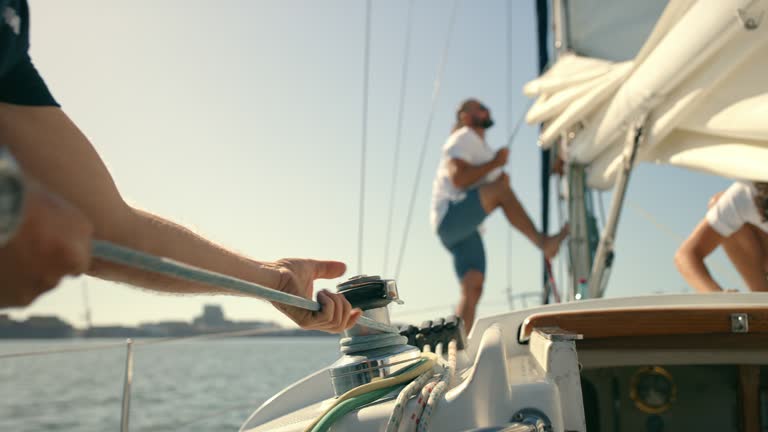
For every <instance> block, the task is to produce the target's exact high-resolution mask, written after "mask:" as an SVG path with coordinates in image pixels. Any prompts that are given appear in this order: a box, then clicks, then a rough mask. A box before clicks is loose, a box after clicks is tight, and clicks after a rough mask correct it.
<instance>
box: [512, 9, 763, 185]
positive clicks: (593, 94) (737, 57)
mask: <svg viewBox="0 0 768 432" xmlns="http://www.w3.org/2000/svg"><path fill="white" fill-rule="evenodd" d="M564 4H565V13H564V14H563V15H564V19H565V34H566V37H567V40H568V50H567V52H566V53H564V54H563V55H561V56H559V58H558V60H557V62H556V63H555V64H554V65H552V67H551V68H550V69H549V70H548V71H547V72H546V73H545V74H544V75H542V76H541V77H539V78H538V79H536V80H534V81H531V82H530V83H528V84H527V85H526V86H525V89H524V92H525V94H526V95H528V96H530V97H536V98H537V100H536V103H535V104H534V105H533V106H532V107H531V109H530V110H529V112H528V114H527V118H526V120H527V121H528V122H529V123H543V124H544V128H543V130H542V133H541V136H540V145H541V146H542V147H543V148H549V147H551V146H553V145H554V144H556V143H559V144H560V146H561V147H560V149H559V150H560V154H561V157H563V158H564V159H566V160H567V161H569V162H573V163H578V164H583V165H586V166H587V184H588V185H589V186H590V187H593V188H599V189H606V188H609V187H611V186H612V185H613V184H614V182H615V180H616V177H617V174H618V172H619V171H620V170H621V167H622V162H623V160H624V157H623V154H624V152H625V150H626V147H627V145H626V136H627V130H628V129H629V128H630V127H631V126H632V125H633V124H634V123H635V122H636V121H638V119H640V118H643V117H646V116H647V123H646V137H645V139H644V140H643V142H642V143H641V144H640V147H639V148H638V150H637V158H636V161H648V162H656V163H664V164H671V165H676V166H681V167H686V168H691V169H695V170H699V171H705V172H709V173H713V174H717V175H721V176H724V177H729V178H734V179H742V180H756V181H768V169H766V167H768V79H766V75H767V74H768V18H766V17H765V15H766V13H767V12H768V0H672V1H669V2H665V1H659V0H653V1H651V0H645V1H642V2H637V1H634V0H621V1H618V0H612V1H599V0H579V1H568V2H564ZM563 137H565V138H566V139H563Z"/></svg>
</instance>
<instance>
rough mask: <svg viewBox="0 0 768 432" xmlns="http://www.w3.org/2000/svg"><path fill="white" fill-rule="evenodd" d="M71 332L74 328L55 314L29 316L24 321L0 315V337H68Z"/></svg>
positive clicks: (70, 335) (72, 332)
mask: <svg viewBox="0 0 768 432" xmlns="http://www.w3.org/2000/svg"><path fill="white" fill-rule="evenodd" d="M73 334H74V328H72V326H71V325H70V324H69V323H68V322H66V321H63V320H62V319H60V318H59V317H56V316H31V317H29V318H28V319H26V320H24V321H15V320H12V319H11V318H10V317H9V316H8V315H0V338H13V339H40V338H68V337H72V335H73Z"/></svg>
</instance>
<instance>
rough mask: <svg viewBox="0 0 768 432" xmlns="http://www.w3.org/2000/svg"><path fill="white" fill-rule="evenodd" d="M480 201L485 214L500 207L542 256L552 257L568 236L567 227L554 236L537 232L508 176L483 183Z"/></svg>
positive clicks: (510, 221) (480, 190)
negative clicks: (542, 253)
mask: <svg viewBox="0 0 768 432" xmlns="http://www.w3.org/2000/svg"><path fill="white" fill-rule="evenodd" d="M479 192H480V203H481V205H482V206H483V209H484V210H485V212H486V213H487V214H490V213H491V212H492V211H493V210H495V209H496V208H498V207H501V208H502V210H503V211H504V215H505V216H506V217H507V220H508V221H509V223H510V224H511V225H512V226H514V227H515V228H517V229H518V230H519V231H520V232H521V233H523V235H525V236H526V237H528V239H529V240H531V242H532V243H533V244H534V245H536V246H537V247H538V248H539V249H541V250H542V252H544V256H546V257H547V258H552V257H554V256H555V255H557V251H558V250H559V249H560V243H561V242H562V241H563V240H564V239H565V237H566V236H568V228H567V226H566V227H563V229H562V230H561V231H560V233H558V234H557V235H554V236H545V235H542V234H541V233H539V231H538V230H537V229H536V227H535V226H534V225H533V222H532V221H531V218H530V217H529V216H528V214H527V213H526V212H525V209H524V208H523V205H522V204H520V201H519V200H518V199H517V196H516V195H515V193H514V192H513V191H512V188H511V187H510V185H509V177H507V176H506V175H502V176H501V177H499V178H498V179H497V180H496V181H494V182H492V183H489V184H486V185H483V186H481V187H480V189H479Z"/></svg>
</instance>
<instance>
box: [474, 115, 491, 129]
mask: <svg viewBox="0 0 768 432" xmlns="http://www.w3.org/2000/svg"><path fill="white" fill-rule="evenodd" d="M472 124H473V125H474V126H475V127H480V128H483V129H489V128H490V127H491V126H493V124H494V123H493V119H492V118H491V117H490V116H488V117H487V118H484V119H480V118H477V117H475V118H474V119H472Z"/></svg>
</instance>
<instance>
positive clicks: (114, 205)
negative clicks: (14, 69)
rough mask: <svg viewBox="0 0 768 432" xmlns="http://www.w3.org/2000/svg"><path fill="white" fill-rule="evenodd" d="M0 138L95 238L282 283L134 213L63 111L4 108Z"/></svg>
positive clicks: (146, 276) (174, 283) (151, 278)
mask: <svg viewBox="0 0 768 432" xmlns="http://www.w3.org/2000/svg"><path fill="white" fill-rule="evenodd" d="M0 141H2V142H7V143H8V145H9V147H10V148H11V150H12V151H13V153H14V155H15V156H16V157H17V159H18V161H19V163H20V164H21V165H22V167H23V168H24V170H25V171H26V172H28V173H29V174H31V175H34V176H36V177H37V178H38V180H39V181H40V182H41V183H42V184H43V185H44V186H46V187H47V188H49V189H50V190H51V191H53V192H55V193H57V194H59V195H60V196H62V197H63V198H65V199H66V200H68V201H69V202H70V203H72V204H73V205H74V206H76V207H77V208H78V209H80V210H81V211H82V212H83V213H84V214H85V215H86V216H87V217H88V219H89V220H90V221H91V223H92V224H93V226H94V228H95V232H94V237H96V238H98V239H101V240H109V241H113V242H115V243H118V244H121V245H125V246H128V247H132V248H135V249H139V250H141V251H144V252H148V253H152V254H156V255H161V256H164V257H167V258H172V259H175V260H177V261H181V262H184V263H187V264H190V265H194V266H198V267H201V268H204V269H208V270H213V271H217V272H221V273H225V274H228V275H231V276H234V277H239V278H243V279H247V280H250V281H253V282H256V283H260V284H263V285H266V286H276V285H277V283H278V279H279V277H280V276H279V274H278V272H276V271H274V269H273V268H272V267H270V266H269V265H267V264H262V263H257V262H255V261H252V260H249V259H247V258H245V257H242V256H239V255H237V254H235V253H232V252H229V251H227V250H225V249H223V248H221V247H220V246H217V245H215V244H213V243H211V242H208V241H206V240H204V239H203V238H202V237H200V236H198V235H196V234H194V233H193V232H192V231H190V230H188V229H186V228H183V227H181V226H179V225H176V224H173V223H171V222H168V221H165V220H163V219H161V218H159V217H156V216H153V215H151V214H149V213H146V212H143V211H140V210H135V209H132V208H130V207H129V206H128V205H127V204H126V203H125V202H124V201H123V199H122V198H121V196H120V194H119V192H118V190H117V188H116V187H115V184H114V182H113V181H112V178H111V176H110V174H109V172H108V171H107V169H106V167H105V166H104V164H103V163H102V161H101V159H100V158H99V156H98V155H97V154H96V152H95V151H94V149H93V147H92V146H91V144H90V142H89V141H88V139H87V138H86V137H85V136H84V135H83V134H82V133H81V132H80V131H79V130H78V129H77V127H76V126H75V125H74V124H73V123H72V122H71V121H70V119H69V118H68V117H67V116H66V115H65V114H64V113H63V112H62V111H61V110H60V109H58V108H53V107H20V106H15V105H8V104H0ZM90 273H91V274H94V275H97V276H99V277H104V278H107V279H110V280H116V281H121V282H125V283H129V284H132V285H137V286H140V287H145V288H150V289H154V290H160V291H167V292H183V293H190V292H199V293H202V292H208V293H210V292H220V293H229V292H227V291H223V290H221V289H215V288H212V287H209V286H203V285H191V284H188V283H186V282H180V281H178V280H175V279H171V278H168V277H161V276H158V275H156V274H152V273H147V272H143V271H136V270H130V269H127V268H124V267H122V266H117V265H112V264H108V263H104V262H100V261H98V260H95V261H93V265H92V268H91V270H90Z"/></svg>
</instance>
